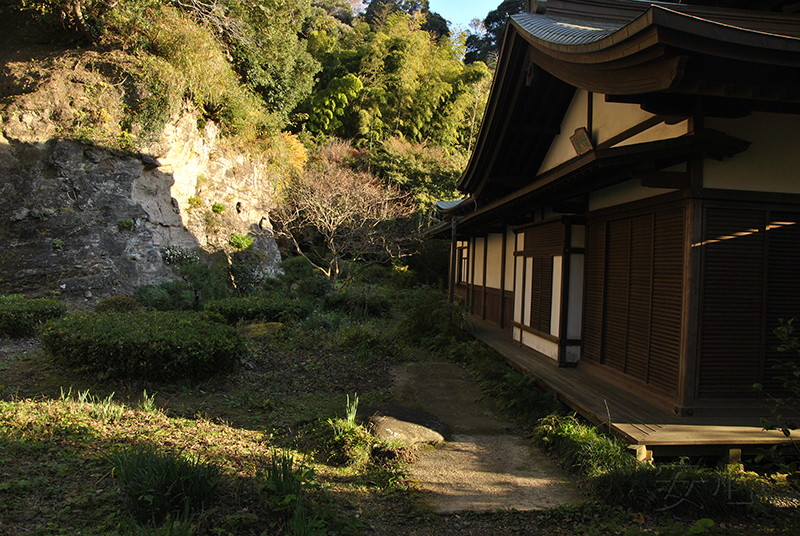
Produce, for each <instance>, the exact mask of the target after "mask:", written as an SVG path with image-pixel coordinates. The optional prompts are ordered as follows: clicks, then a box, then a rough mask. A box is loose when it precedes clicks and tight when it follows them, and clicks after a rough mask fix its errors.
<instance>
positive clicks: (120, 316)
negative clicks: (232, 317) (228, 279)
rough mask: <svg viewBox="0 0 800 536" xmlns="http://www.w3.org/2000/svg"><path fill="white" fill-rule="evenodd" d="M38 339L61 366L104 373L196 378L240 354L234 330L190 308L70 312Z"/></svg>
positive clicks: (225, 368)
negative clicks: (192, 311)
mask: <svg viewBox="0 0 800 536" xmlns="http://www.w3.org/2000/svg"><path fill="white" fill-rule="evenodd" d="M40 338H41V340H42V345H43V346H44V348H45V350H47V351H48V352H49V353H50V354H51V355H53V357H55V358H56V359H58V360H60V361H61V362H63V363H65V364H66V365H68V366H71V367H75V368H78V369H80V370H83V371H87V372H93V373H98V374H100V375H101V377H108V378H136V379H149V380H167V381H169V380H178V379H192V380H201V379H204V378H208V377H211V376H214V375H217V374H221V373H225V372H230V371H232V370H235V368H236V366H237V365H238V363H239V361H240V359H241V357H242V356H243V355H244V353H245V342H244V338H243V337H242V336H241V335H240V334H239V333H238V332H237V331H236V330H235V329H233V328H231V327H229V326H226V325H224V324H220V323H217V322H212V321H210V320H208V318H207V317H205V316H204V315H202V314H196V313H191V312H160V311H152V312H151V311H146V312H132V313H81V314H74V315H70V316H68V317H65V318H63V319H60V320H54V321H51V322H49V323H48V324H46V325H44V326H43V327H42V330H41V333H40Z"/></svg>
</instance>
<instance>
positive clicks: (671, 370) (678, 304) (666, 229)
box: [648, 207, 686, 394]
mask: <svg viewBox="0 0 800 536" xmlns="http://www.w3.org/2000/svg"><path fill="white" fill-rule="evenodd" d="M654 225H655V227H654V232H653V298H652V312H651V322H650V371H649V375H648V383H650V384H651V385H653V386H655V387H658V388H660V389H662V390H664V391H666V392H669V393H672V394H676V393H677V392H678V374H679V372H680V356H681V325H682V323H683V270H684V258H685V257H684V256H685V254H686V240H685V238H684V229H685V225H686V210H685V209H684V207H678V208H674V209H671V210H668V211H662V212H657V213H656V214H655V220H654Z"/></svg>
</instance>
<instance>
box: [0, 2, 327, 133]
mask: <svg viewBox="0 0 800 536" xmlns="http://www.w3.org/2000/svg"><path fill="white" fill-rule="evenodd" d="M12 9H22V10H27V11H33V12H34V13H36V15H37V19H38V20H40V21H43V22H45V23H49V26H50V27H51V28H53V29H54V30H56V32H55V33H57V34H58V35H59V36H61V35H62V34H66V35H70V36H72V37H73V39H74V40H77V41H79V42H81V43H83V44H97V45H102V46H103V47H105V48H106V49H114V48H121V49H124V50H126V51H128V52H131V53H133V54H135V57H136V60H138V61H139V62H141V64H142V67H143V70H144V72H135V73H131V75H132V78H133V79H136V80H140V79H143V80H145V81H149V82H152V81H153V80H158V81H159V82H158V83H148V84H147V85H148V87H147V88H146V89H143V90H142V91H139V92H138V93H137V94H140V95H148V94H150V93H153V92H155V93H158V96H154V98H152V99H151V100H153V101H154V102H158V103H160V106H157V108H158V109H160V110H167V112H166V113H167V114H168V113H169V112H170V111H174V109H176V108H178V107H179V104H180V100H181V99H183V98H184V96H189V97H190V98H191V100H192V101H193V102H194V103H195V104H196V105H197V106H198V107H199V108H201V109H202V110H203V111H204V112H205V115H206V117H207V118H209V119H213V120H216V121H218V122H219V123H220V124H221V125H222V126H223V128H224V130H225V131H226V132H228V133H232V134H240V133H244V134H246V135H247V136H248V137H250V138H252V137H254V136H257V135H260V134H262V133H264V132H267V131H269V132H274V131H276V130H278V129H280V128H282V127H283V124H284V122H285V119H286V117H287V116H288V113H289V112H290V111H291V110H292V109H293V108H294V107H295V106H296V105H297V103H298V102H300V101H301V100H303V99H305V98H306V97H307V96H308V95H309V94H310V93H311V90H312V88H313V85H314V75H315V74H316V73H317V72H318V71H319V69H320V66H319V63H318V62H317V61H316V60H315V59H314V57H313V56H312V55H311V54H310V53H309V51H308V49H307V48H308V47H307V42H306V39H305V37H304V36H303V35H302V32H303V28H304V24H305V21H306V19H307V18H308V17H309V16H311V14H312V8H311V4H310V0H297V1H295V0H293V1H288V0H277V1H273V0H254V1H252V2H239V1H237V0H43V1H34V0H18V1H16V2H12ZM161 96H163V98H160V97H161ZM176 100H177V101H178V102H177V104H176V102H175V101H176ZM134 115H135V116H136V118H137V119H138V116H139V115H141V114H134ZM148 115H152V114H151V113H149V114H148ZM156 123H158V121H157V122H156ZM161 123H162V124H163V121H162V122H161ZM155 127H156V128H157V127H158V125H157V124H156V125H155Z"/></svg>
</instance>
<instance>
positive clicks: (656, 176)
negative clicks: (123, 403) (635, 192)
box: [631, 171, 689, 190]
mask: <svg viewBox="0 0 800 536" xmlns="http://www.w3.org/2000/svg"><path fill="white" fill-rule="evenodd" d="M631 176H632V177H633V178H634V179H637V180H640V181H642V186H643V187H645V188H674V189H676V190H685V189H686V188H688V187H689V173H687V172H685V171H636V172H633V173H631Z"/></svg>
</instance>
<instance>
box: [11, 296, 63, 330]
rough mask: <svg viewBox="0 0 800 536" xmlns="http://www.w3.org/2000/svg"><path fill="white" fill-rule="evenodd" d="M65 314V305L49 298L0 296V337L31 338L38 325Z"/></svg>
mask: <svg viewBox="0 0 800 536" xmlns="http://www.w3.org/2000/svg"><path fill="white" fill-rule="evenodd" d="M66 312H67V306H66V305H64V304H63V303H60V302H58V301H56V300H53V299H50V298H40V299H35V300H31V299H28V298H26V297H25V296H22V295H21V294H13V295H11V296H0V337H2V338H6V337H8V338H12V339H13V338H22V337H33V336H35V335H36V328H37V327H38V326H39V325H40V324H43V323H45V322H47V321H48V320H51V319H53V318H59V317H61V316H63V315H64V313H66Z"/></svg>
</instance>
